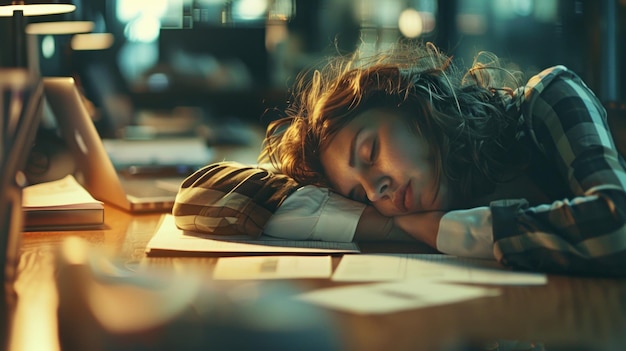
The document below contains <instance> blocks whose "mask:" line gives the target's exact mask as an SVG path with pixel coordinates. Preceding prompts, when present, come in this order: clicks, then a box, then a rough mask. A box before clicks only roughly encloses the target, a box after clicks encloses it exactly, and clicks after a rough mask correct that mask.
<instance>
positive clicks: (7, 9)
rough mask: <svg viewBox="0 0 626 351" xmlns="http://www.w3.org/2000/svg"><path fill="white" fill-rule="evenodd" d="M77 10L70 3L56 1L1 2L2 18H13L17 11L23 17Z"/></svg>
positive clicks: (4, 0) (7, 0)
mask: <svg viewBox="0 0 626 351" xmlns="http://www.w3.org/2000/svg"><path fill="white" fill-rule="evenodd" d="M74 10H76V6H75V5H72V4H70V3H68V1H55V0H49V1H46V0H30V1H28V0H20V1H16V0H0V17H11V16H13V15H14V13H15V12H16V11H21V12H22V15H23V16H42V15H57V14H61V13H68V12H72V11H74Z"/></svg>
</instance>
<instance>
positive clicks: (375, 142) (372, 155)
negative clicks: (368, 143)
mask: <svg viewBox="0 0 626 351" xmlns="http://www.w3.org/2000/svg"><path fill="white" fill-rule="evenodd" d="M377 157H378V138H374V140H373V141H372V150H371V151H370V158H369V162H370V165H371V164H373V163H374V162H375V161H376V158H377Z"/></svg>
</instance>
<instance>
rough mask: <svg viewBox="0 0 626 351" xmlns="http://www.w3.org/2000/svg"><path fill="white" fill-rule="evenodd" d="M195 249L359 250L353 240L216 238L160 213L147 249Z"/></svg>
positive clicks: (216, 251) (259, 251) (275, 250)
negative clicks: (178, 224) (185, 228)
mask: <svg viewBox="0 0 626 351" xmlns="http://www.w3.org/2000/svg"><path fill="white" fill-rule="evenodd" d="M159 251H160V252H172V251H179V252H196V253H246V254H254V253H257V254H271V253H293V254H320V253H321V254H334V253H346V252H347V253H358V252H359V247H358V246H357V245H356V244H355V243H338V242H328V241H300V240H281V239H275V238H271V237H268V236H262V237H261V238H259V239H250V238H249V237H245V236H237V237H234V236H228V237H217V236H210V235H205V234H200V233H191V232H185V231H183V230H180V229H178V228H177V227H176V224H175V223H174V216H173V215H171V214H166V215H164V216H163V220H162V221H161V225H160V226H159V228H158V229H157V231H156V233H155V234H154V236H153V237H152V239H150V241H149V242H148V245H147V246H146V252H148V253H150V254H154V253H157V252H159Z"/></svg>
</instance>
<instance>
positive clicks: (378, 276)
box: [332, 254, 547, 285]
mask: <svg viewBox="0 0 626 351" xmlns="http://www.w3.org/2000/svg"><path fill="white" fill-rule="evenodd" d="M411 279H421V280H436V281H447V282H462V283H476V284H494V285H544V284H546V283H547V277H546V275H545V274H542V273H528V272H516V271H511V270H508V269H505V268H503V267H502V266H500V265H499V264H498V263H497V262H495V261H492V260H482V259H472V258H461V257H456V256H450V255H438V254H380V255H372V254H363V255H344V256H343V257H342V259H341V262H339V265H338V266H337V269H336V270H335V273H334V274H333V276H332V280H334V281H343V282H376V281H392V280H411Z"/></svg>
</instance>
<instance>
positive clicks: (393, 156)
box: [321, 109, 448, 216]
mask: <svg viewBox="0 0 626 351" xmlns="http://www.w3.org/2000/svg"><path fill="white" fill-rule="evenodd" d="M321 161H322V165H323V167H324V170H325V172H326V176H327V177H328V179H329V181H330V183H331V185H332V187H333V188H334V190H335V191H337V192H339V193H340V194H342V195H344V196H346V197H348V198H351V199H353V200H356V201H360V202H366V203H371V204H372V205H373V206H374V207H376V209H378V211H379V212H381V213H382V214H383V215H386V216H395V215H401V214H407V213H415V212H422V211H428V210H439V209H444V208H446V206H447V202H448V201H447V197H448V192H447V187H446V185H445V184H444V182H443V180H442V181H441V182H439V186H438V185H437V184H438V183H437V179H435V170H434V162H433V160H432V157H431V154H430V152H429V148H428V144H427V143H426V140H425V139H424V138H423V137H421V136H418V135H417V134H416V133H415V132H413V130H412V129H409V128H408V125H407V123H406V122H405V120H404V119H403V118H402V116H401V115H400V114H399V113H396V112H392V111H390V110H387V109H372V110H368V111H365V112H363V113H361V114H359V115H358V116H356V117H355V118H354V120H352V121H351V122H350V123H349V124H348V125H346V126H345V127H344V128H342V129H341V130H340V131H339V132H337V133H336V134H335V136H334V137H333V138H332V139H331V141H330V143H329V144H328V145H327V147H326V149H324V150H322V153H321Z"/></svg>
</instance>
